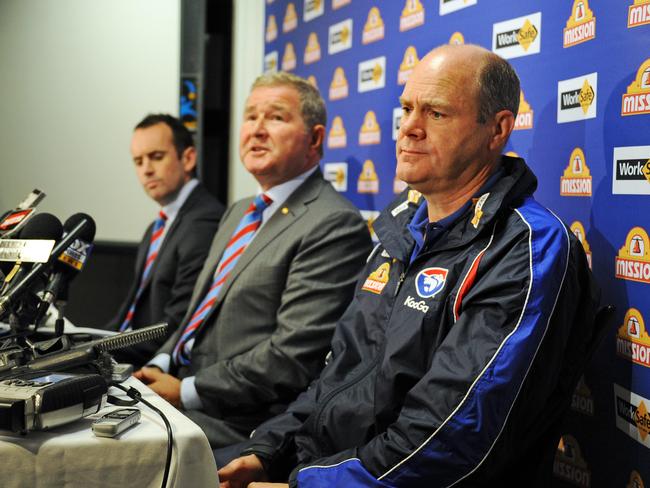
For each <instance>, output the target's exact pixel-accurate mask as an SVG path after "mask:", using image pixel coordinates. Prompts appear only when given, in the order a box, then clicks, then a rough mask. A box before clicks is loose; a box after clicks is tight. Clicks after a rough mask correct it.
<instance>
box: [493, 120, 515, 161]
mask: <svg viewBox="0 0 650 488" xmlns="http://www.w3.org/2000/svg"><path fill="white" fill-rule="evenodd" d="M493 124H494V130H493V132H492V137H491V138H490V144H489V146H490V150H492V151H494V150H499V151H500V150H501V149H502V148H503V147H504V146H505V145H506V142H508V138H509V137H510V134H511V133H512V130H513V129H514V127H515V116H514V115H513V113H512V112H511V111H510V110H501V111H500V112H497V113H496V114H495V115H494V119H493Z"/></svg>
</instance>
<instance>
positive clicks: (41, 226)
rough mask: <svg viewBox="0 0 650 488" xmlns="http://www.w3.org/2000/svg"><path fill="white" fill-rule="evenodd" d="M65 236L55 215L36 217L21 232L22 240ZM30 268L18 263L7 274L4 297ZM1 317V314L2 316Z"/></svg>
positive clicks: (3, 290) (46, 214) (57, 238)
mask: <svg viewBox="0 0 650 488" xmlns="http://www.w3.org/2000/svg"><path fill="white" fill-rule="evenodd" d="M62 234H63V226H62V225H61V221H60V220H59V219H57V218H56V217H55V216H54V215H52V214H49V213H40V214H38V215H35V216H34V217H33V218H32V219H31V220H30V221H29V222H28V223H27V224H26V225H25V227H24V228H23V229H22V230H21V231H20V236H19V237H20V238H21V239H45V240H53V241H58V240H59V239H61V235H62ZM30 267H33V266H29V265H28V264H27V263H20V262H16V263H15V264H14V266H13V268H12V269H11V270H9V271H7V272H6V273H5V274H6V275H7V276H6V277H5V281H4V284H3V287H2V290H1V292H2V295H4V294H5V293H6V292H7V290H8V289H9V288H10V286H11V285H12V284H13V283H17V282H19V281H20V280H22V279H23V278H24V276H25V274H26V273H27V271H28V268H30ZM0 316H1V314H0Z"/></svg>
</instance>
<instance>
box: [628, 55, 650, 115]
mask: <svg viewBox="0 0 650 488" xmlns="http://www.w3.org/2000/svg"><path fill="white" fill-rule="evenodd" d="M641 114H650V58H648V59H646V60H645V61H644V62H643V64H641V66H640V67H639V69H638V71H637V72H636V79H635V80H634V81H633V82H632V84H631V85H630V86H628V87H627V93H626V94H625V95H623V107H622V109H621V115H641Z"/></svg>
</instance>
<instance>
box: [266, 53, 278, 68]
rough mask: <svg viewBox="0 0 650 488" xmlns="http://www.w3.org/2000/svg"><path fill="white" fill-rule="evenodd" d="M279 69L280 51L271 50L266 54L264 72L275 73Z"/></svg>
mask: <svg viewBox="0 0 650 488" xmlns="http://www.w3.org/2000/svg"><path fill="white" fill-rule="evenodd" d="M277 70H278V52H277V51H271V52H270V53H268V54H267V55H266V56H264V72H265V73H275V72H276V71H277Z"/></svg>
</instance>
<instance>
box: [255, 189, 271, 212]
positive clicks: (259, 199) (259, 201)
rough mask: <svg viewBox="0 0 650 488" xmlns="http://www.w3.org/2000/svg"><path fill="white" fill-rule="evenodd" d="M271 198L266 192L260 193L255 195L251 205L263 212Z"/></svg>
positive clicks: (269, 203)
mask: <svg viewBox="0 0 650 488" xmlns="http://www.w3.org/2000/svg"><path fill="white" fill-rule="evenodd" d="M272 203H273V200H271V197H269V196H268V195H267V194H266V193H260V194H259V195H257V196H256V197H255V200H253V203H252V204H251V206H253V207H255V210H257V211H258V212H263V211H264V209H265V208H266V207H268V206H269V205H271V204H272Z"/></svg>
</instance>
